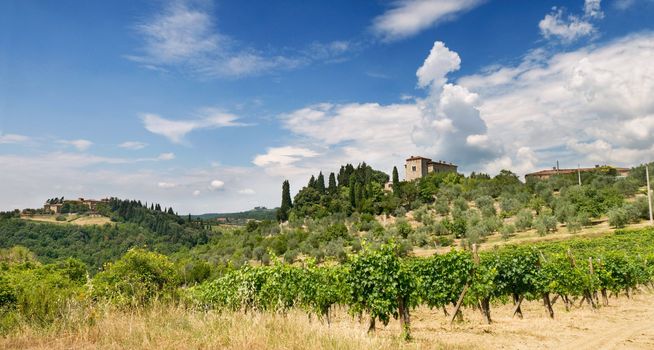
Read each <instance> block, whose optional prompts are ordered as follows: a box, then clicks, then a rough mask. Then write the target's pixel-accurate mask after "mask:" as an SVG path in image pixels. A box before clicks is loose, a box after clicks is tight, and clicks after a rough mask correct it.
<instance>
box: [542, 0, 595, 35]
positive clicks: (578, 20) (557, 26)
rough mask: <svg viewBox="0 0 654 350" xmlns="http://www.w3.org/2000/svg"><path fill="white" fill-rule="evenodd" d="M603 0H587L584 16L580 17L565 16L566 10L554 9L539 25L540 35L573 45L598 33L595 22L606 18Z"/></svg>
mask: <svg viewBox="0 0 654 350" xmlns="http://www.w3.org/2000/svg"><path fill="white" fill-rule="evenodd" d="M600 3H601V0H585V1H584V14H583V15H582V16H581V17H580V16H575V15H567V16H566V15H565V13H564V9H560V8H556V7H554V8H552V12H551V13H549V14H547V15H545V18H543V19H542V20H541V21H540V22H539V23H538V28H540V33H541V35H542V36H543V37H545V38H546V39H558V40H560V41H561V42H563V43H572V42H574V41H576V40H578V39H580V38H583V37H587V36H592V35H594V34H596V33H597V28H596V27H595V25H594V24H593V23H592V22H593V21H596V20H600V19H602V18H604V12H602V9H601V4H600Z"/></svg>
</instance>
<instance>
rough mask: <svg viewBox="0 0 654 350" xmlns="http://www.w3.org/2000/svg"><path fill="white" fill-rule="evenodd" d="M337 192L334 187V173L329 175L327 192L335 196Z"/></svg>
mask: <svg viewBox="0 0 654 350" xmlns="http://www.w3.org/2000/svg"><path fill="white" fill-rule="evenodd" d="M337 191H338V187H337V186H336V175H334V173H330V174H329V187H328V188H327V192H328V193H329V194H336V192H337Z"/></svg>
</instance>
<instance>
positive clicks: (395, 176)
mask: <svg viewBox="0 0 654 350" xmlns="http://www.w3.org/2000/svg"><path fill="white" fill-rule="evenodd" d="M401 191H402V189H401V187H400V175H399V174H398V173H397V167H396V166H394V167H393V193H394V194H395V196H397V197H399V196H400V195H401Z"/></svg>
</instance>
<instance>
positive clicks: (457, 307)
mask: <svg viewBox="0 0 654 350" xmlns="http://www.w3.org/2000/svg"><path fill="white" fill-rule="evenodd" d="M472 256H473V259H477V262H475V264H477V263H478V258H479V256H478V255H477V244H476V243H475V244H473V245H472ZM475 257H476V258H475ZM468 288H470V282H466V284H465V286H463V290H462V291H461V295H459V300H457V302H456V305H455V306H454V312H453V313H452V318H451V319H450V325H451V324H453V323H454V319H456V317H457V315H460V312H461V311H460V310H461V305H463V299H464V298H465V296H466V293H468Z"/></svg>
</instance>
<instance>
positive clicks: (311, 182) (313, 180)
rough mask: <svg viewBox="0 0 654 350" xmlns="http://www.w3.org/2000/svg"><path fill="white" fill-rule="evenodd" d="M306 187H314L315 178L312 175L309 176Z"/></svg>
mask: <svg viewBox="0 0 654 350" xmlns="http://www.w3.org/2000/svg"><path fill="white" fill-rule="evenodd" d="M307 187H309V188H316V178H315V177H314V176H313V175H311V178H310V179H309V183H308V184H307Z"/></svg>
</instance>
